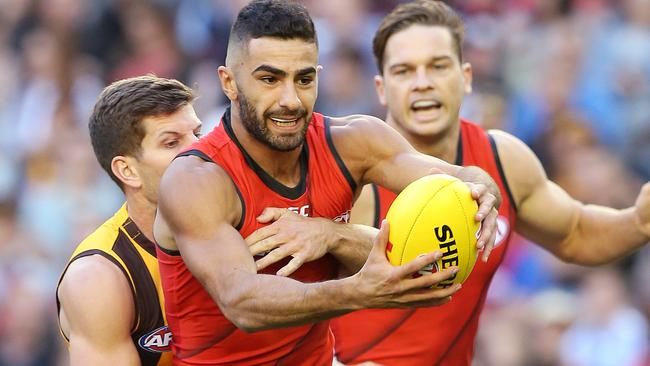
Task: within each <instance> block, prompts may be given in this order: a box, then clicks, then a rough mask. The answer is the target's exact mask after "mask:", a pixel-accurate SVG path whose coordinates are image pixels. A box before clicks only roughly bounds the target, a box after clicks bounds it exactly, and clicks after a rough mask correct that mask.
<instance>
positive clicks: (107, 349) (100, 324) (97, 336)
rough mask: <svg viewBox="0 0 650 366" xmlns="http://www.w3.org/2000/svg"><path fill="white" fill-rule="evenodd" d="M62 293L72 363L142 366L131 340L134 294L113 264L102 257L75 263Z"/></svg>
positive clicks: (64, 329) (70, 268)
mask: <svg viewBox="0 0 650 366" xmlns="http://www.w3.org/2000/svg"><path fill="white" fill-rule="evenodd" d="M58 295H59V300H60V302H61V312H60V319H61V327H62V329H63V332H64V333H65V334H66V336H67V337H68V339H69V340H70V364H71V365H73V366H74V365H98V366H101V365H106V366H114V365H133V366H135V365H140V358H139V356H138V352H137V350H136V348H135V345H134V344H133V340H132V339H131V328H132V326H133V321H134V302H133V295H132V294H131V288H130V286H129V284H128V280H127V279H126V278H125V277H124V274H123V273H122V271H121V270H120V269H119V268H118V267H117V266H115V264H113V263H111V262H110V261H109V260H108V259H105V258H104V257H101V256H99V255H93V256H89V257H84V258H79V259H77V260H75V261H74V262H72V263H71V264H70V266H69V267H68V270H67V271H66V274H65V276H64V277H63V280H62V281H61V285H60V286H59V293H58Z"/></svg>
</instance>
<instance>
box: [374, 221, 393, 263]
mask: <svg viewBox="0 0 650 366" xmlns="http://www.w3.org/2000/svg"><path fill="white" fill-rule="evenodd" d="M389 230H390V227H389V224H388V220H386V219H384V220H382V222H381V227H380V229H379V233H377V236H375V238H374V239H373V243H372V252H371V255H374V256H382V257H383V258H386V247H387V246H388V231H389Z"/></svg>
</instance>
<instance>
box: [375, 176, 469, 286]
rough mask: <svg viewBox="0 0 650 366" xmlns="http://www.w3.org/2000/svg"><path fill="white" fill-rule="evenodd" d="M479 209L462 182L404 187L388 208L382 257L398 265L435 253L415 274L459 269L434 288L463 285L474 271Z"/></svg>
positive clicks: (438, 179) (448, 179)
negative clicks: (436, 254) (434, 257)
mask: <svg viewBox="0 0 650 366" xmlns="http://www.w3.org/2000/svg"><path fill="white" fill-rule="evenodd" d="M477 211H478V205H477V203H476V201H475V200H474V199H473V198H472V195H471V192H470V189H469V187H468V186H467V184H465V183H463V182H462V181H460V180H459V179H457V178H454V177H452V176H449V175H445V174H435V175H428V176H425V177H422V178H420V179H418V180H416V181H414V182H412V183H411V184H409V185H408V186H407V187H406V188H405V189H404V190H403V191H402V192H401V193H400V194H399V195H398V196H397V198H396V199H395V201H394V202H393V204H392V205H391V206H390V208H389V209H388V213H387V215H386V219H387V220H388V223H389V225H390V227H389V228H390V232H389V237H388V245H387V249H386V255H387V257H388V260H389V261H390V263H391V264H393V265H396V266H399V265H402V264H405V263H408V262H410V261H412V260H413V259H415V258H416V257H417V256H419V255H422V254H425V253H431V252H434V251H436V250H439V251H440V252H441V253H442V257H441V258H440V259H439V260H438V261H437V262H435V263H433V264H432V265H430V266H427V267H425V268H423V269H422V270H420V272H419V274H420V275H422V274H426V273H433V272H437V271H439V270H442V269H445V268H448V267H451V266H458V273H456V275H455V276H454V278H451V279H449V280H446V281H443V282H440V283H439V284H438V285H437V286H436V287H440V288H444V287H449V286H451V285H452V284H455V283H463V282H464V281H465V280H466V279H467V277H468V276H469V274H470V273H471V272H472V269H473V268H474V264H475V263H476V257H477V255H478V254H477V250H476V240H477V238H478V234H479V231H480V223H479V222H477V221H476V220H474V216H475V215H476V212H477Z"/></svg>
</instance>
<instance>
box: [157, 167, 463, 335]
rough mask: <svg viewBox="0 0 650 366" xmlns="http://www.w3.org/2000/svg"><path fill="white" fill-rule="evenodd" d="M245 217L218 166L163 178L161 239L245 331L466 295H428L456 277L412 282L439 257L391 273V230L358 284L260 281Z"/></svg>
mask: <svg viewBox="0 0 650 366" xmlns="http://www.w3.org/2000/svg"><path fill="white" fill-rule="evenodd" d="M187 187H192V189H191V190H188V189H187ZM178 197H182V199H178ZM240 215H241V207H240V203H239V200H238V198H237V194H236V192H235V188H234V186H233V184H232V182H231V181H230V178H229V177H228V176H227V174H226V173H225V172H224V171H223V170H222V169H221V168H219V167H218V166H216V165H215V164H211V163H205V162H202V161H200V160H199V159H198V158H194V157H184V158H179V159H176V160H175V161H174V162H172V164H171V166H170V167H169V168H168V169H167V171H166V172H165V174H164V175H163V179H162V180H161V183H160V197H159V210H158V217H157V218H156V223H155V235H156V239H157V240H158V241H159V242H160V243H159V244H160V245H161V246H163V247H166V248H168V249H173V248H177V249H178V250H179V251H180V253H181V255H182V256H183V260H184V261H185V264H186V265H187V267H188V269H189V270H190V271H191V272H192V274H193V275H194V276H195V277H196V278H197V279H198V280H199V281H200V282H201V284H202V285H203V286H204V287H205V289H206V290H207V291H208V293H209V294H210V295H211V297H212V298H213V299H214V301H215V302H216V303H217V304H218V305H219V307H220V309H221V311H222V312H223V314H224V315H225V316H226V317H227V318H228V319H229V320H230V321H232V322H233V323H234V324H235V325H236V326H238V327H239V328H241V329H244V330H247V331H255V330H262V329H267V328H275V327H283V326H290V325H297V324H303V323H308V322H314V321H319V320H322V319H324V318H330V317H333V316H337V315H340V314H342V313H344V312H347V311H351V310H355V309H361V308H367V307H399V306H424V305H429V306H431V305H436V304H440V303H443V302H446V301H448V298H449V296H450V295H451V294H452V293H454V292H455V291H457V290H458V288H459V287H455V286H452V287H451V288H449V289H445V290H433V289H426V290H423V288H425V287H428V286H431V285H433V284H435V283H438V282H440V281H443V280H444V279H446V278H449V277H451V276H453V269H452V270H449V271H447V270H445V271H442V272H440V273H437V274H432V275H427V276H422V277H420V278H416V279H412V278H410V275H411V274H412V273H414V272H416V271H418V270H419V269H420V268H422V267H423V266H424V265H426V264H428V263H431V262H433V261H434V260H435V258H436V256H439V255H440V253H435V254H434V253H431V254H429V255H427V256H423V257H422V258H419V259H418V260H417V261H413V262H411V263H409V264H408V265H405V266H402V267H393V266H392V265H390V263H388V261H387V259H386V257H385V245H386V241H387V229H385V230H384V233H383V235H380V236H379V237H378V238H379V239H377V240H376V246H375V247H376V249H374V250H375V252H377V253H375V254H374V255H371V259H368V261H367V262H366V264H365V265H364V268H363V269H362V270H361V271H360V272H358V273H357V274H356V275H355V276H353V277H349V278H345V279H342V280H333V281H326V282H320V283H310V284H306V283H301V282H298V281H295V280H293V279H291V278H287V277H281V276H274V275H265V274H258V273H256V266H255V263H254V261H253V256H252V255H251V254H250V252H249V249H248V245H247V244H246V242H245V241H244V239H243V238H242V237H241V235H240V234H239V232H238V231H237V230H236V229H235V228H234V226H235V225H236V224H237V222H238V221H239V216H240ZM382 246H383V247H382ZM382 250H384V251H382ZM233 283H236V284H237V286H232V284H233Z"/></svg>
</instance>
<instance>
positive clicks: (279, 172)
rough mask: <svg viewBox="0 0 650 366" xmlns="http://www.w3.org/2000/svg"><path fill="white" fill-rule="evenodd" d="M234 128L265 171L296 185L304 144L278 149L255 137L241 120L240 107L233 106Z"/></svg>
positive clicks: (243, 145) (231, 119)
mask: <svg viewBox="0 0 650 366" xmlns="http://www.w3.org/2000/svg"><path fill="white" fill-rule="evenodd" d="M230 121H231V125H232V130H233V132H234V133H235V136H236V137H237V140H239V143H240V144H241V145H242V147H243V148H244V150H246V152H247V153H248V155H250V157H251V158H253V160H255V162H256V163H257V164H258V165H259V166H260V167H261V168H262V169H264V171H265V172H266V173H267V174H269V175H270V176H272V177H273V178H274V179H276V180H277V181H279V182H280V183H282V184H284V185H286V186H288V187H294V186H296V185H298V184H299V182H300V152H301V150H302V145H300V146H298V147H297V148H295V149H293V150H291V151H278V150H275V149H273V148H271V147H269V146H268V145H266V144H265V143H263V142H261V141H259V140H257V139H256V138H255V137H253V136H252V135H251V134H250V133H248V131H247V130H246V128H245V127H244V124H243V123H242V121H241V117H240V114H239V110H238V108H235V107H234V106H233V107H232V108H231V112H230Z"/></svg>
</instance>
